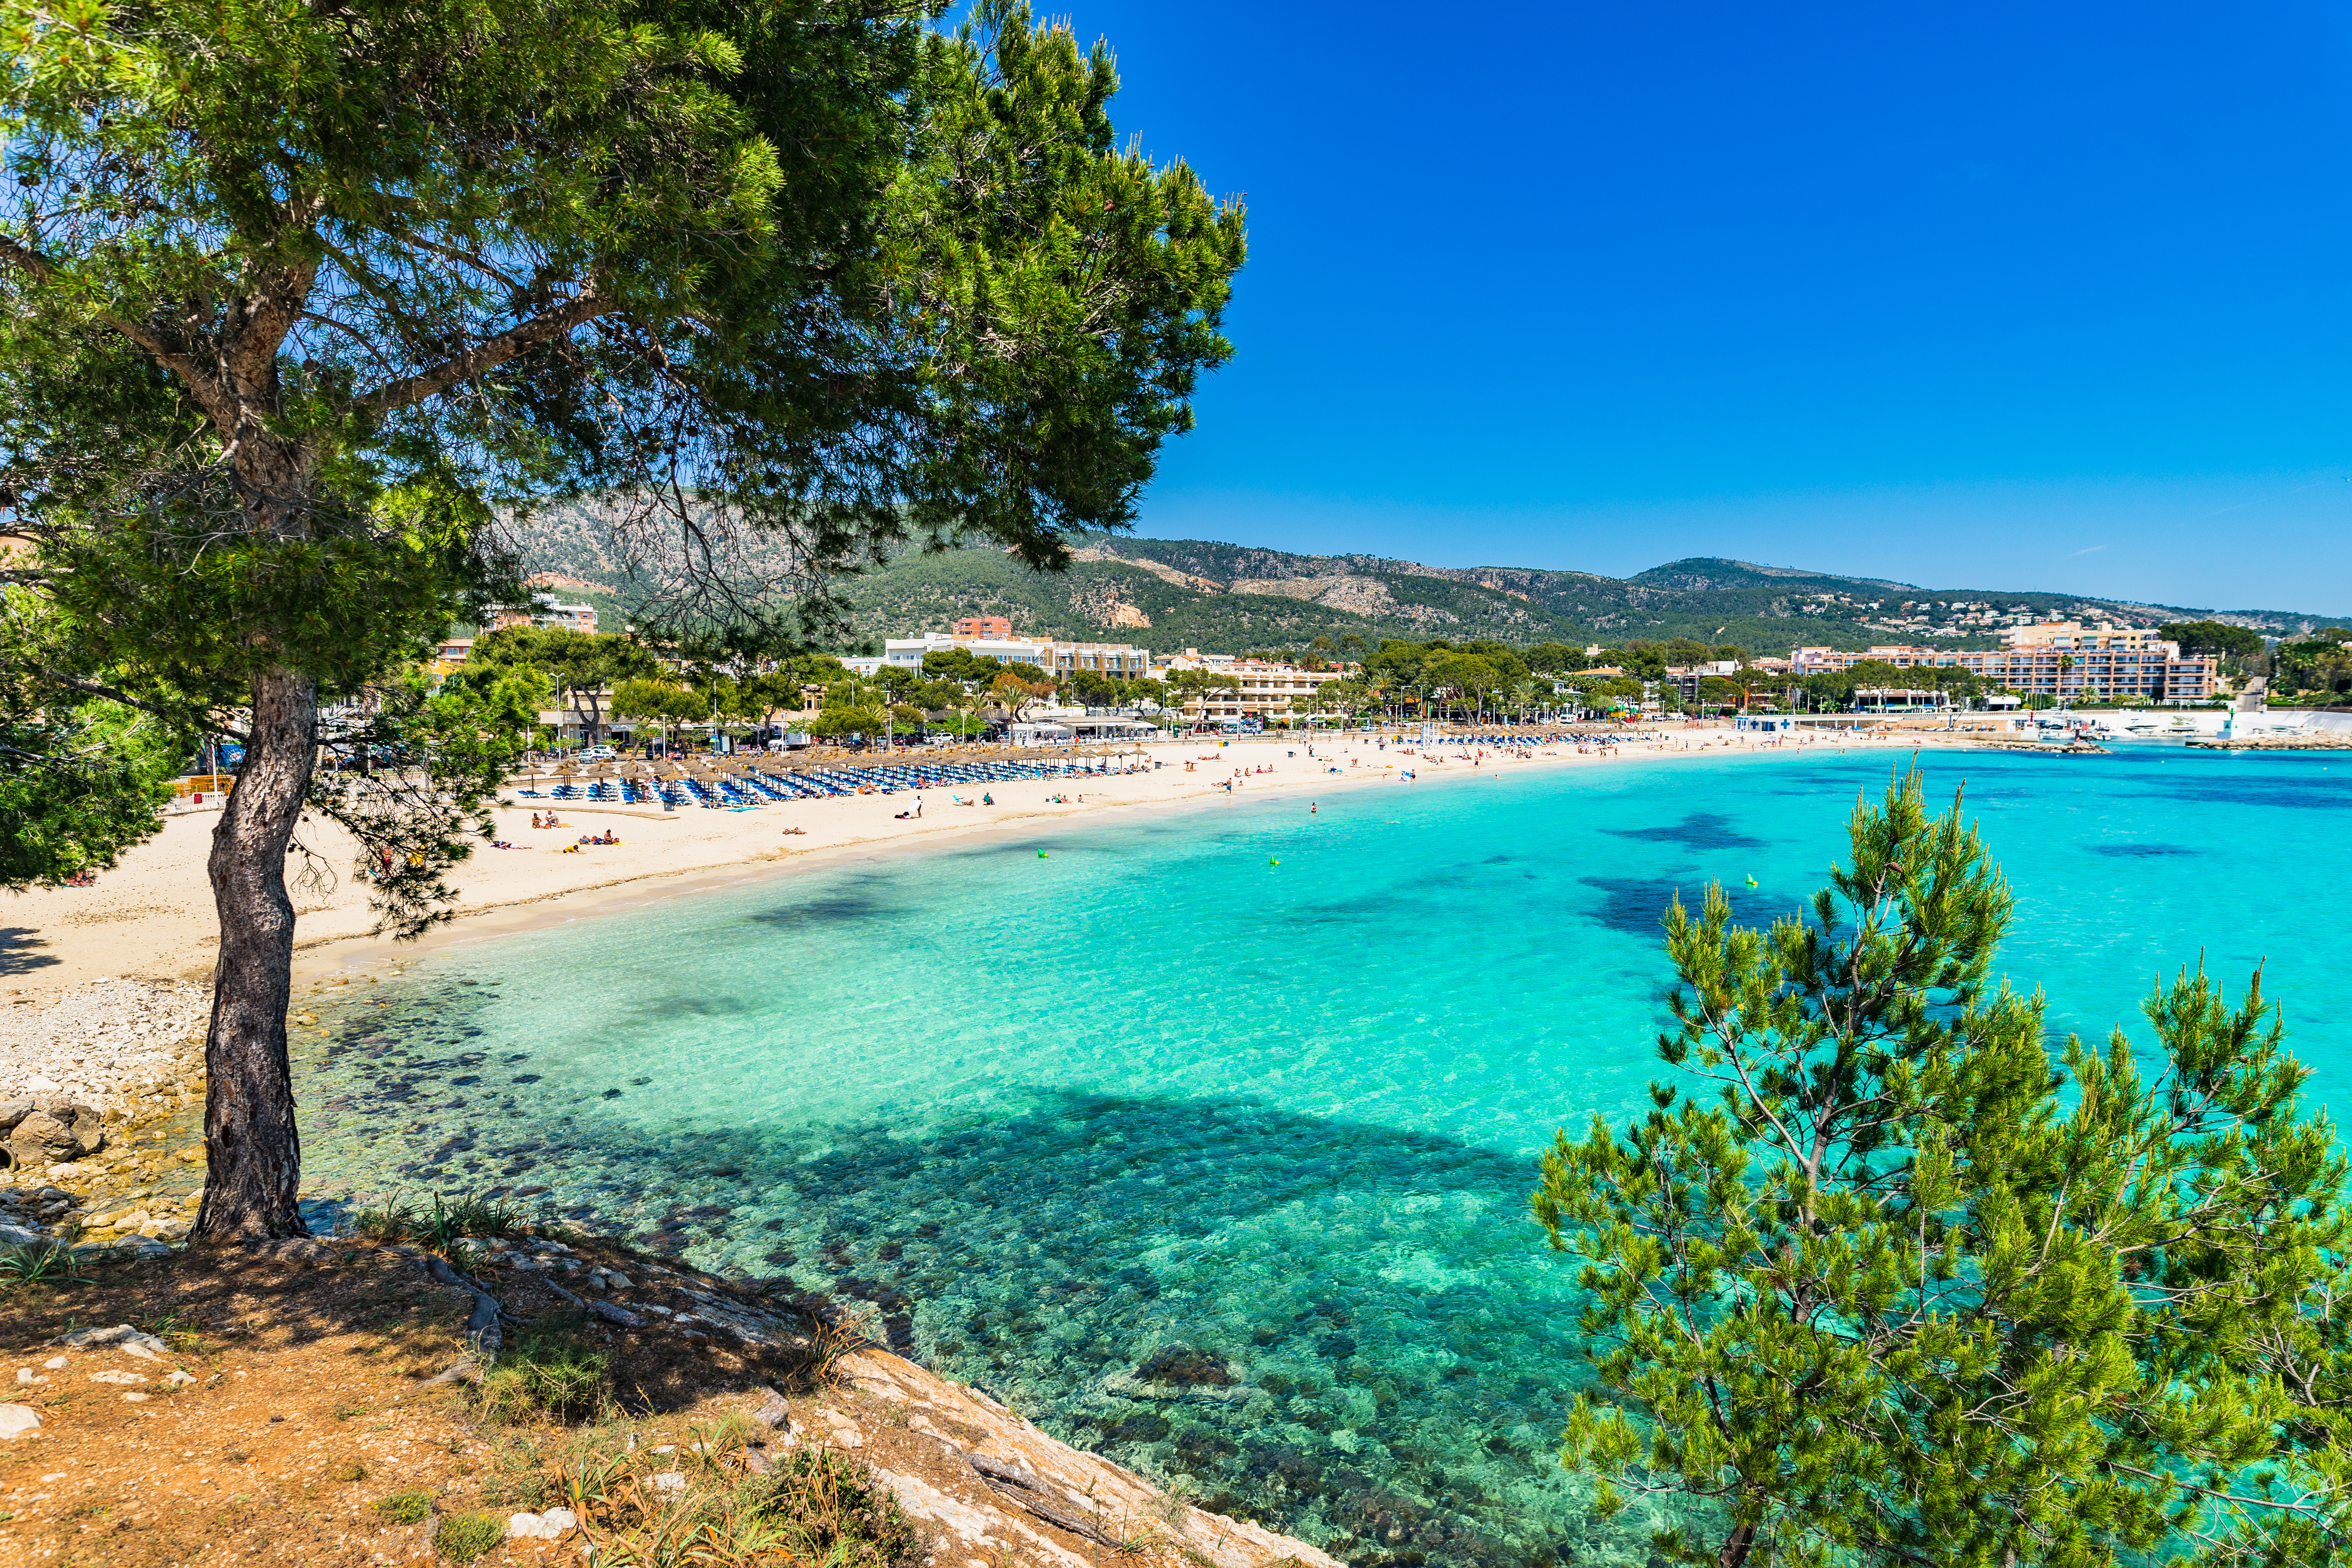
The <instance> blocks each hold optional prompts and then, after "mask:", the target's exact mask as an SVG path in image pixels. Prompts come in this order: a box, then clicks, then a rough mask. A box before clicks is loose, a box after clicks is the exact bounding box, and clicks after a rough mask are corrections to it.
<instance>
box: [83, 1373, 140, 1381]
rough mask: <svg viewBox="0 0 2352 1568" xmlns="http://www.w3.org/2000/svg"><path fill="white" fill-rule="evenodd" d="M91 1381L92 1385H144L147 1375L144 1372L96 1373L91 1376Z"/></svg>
mask: <svg viewBox="0 0 2352 1568" xmlns="http://www.w3.org/2000/svg"><path fill="white" fill-rule="evenodd" d="M89 1380H90V1382H92V1383H144V1382H146V1381H147V1374H146V1373H143V1372H113V1371H108V1372H94V1373H90V1374H89Z"/></svg>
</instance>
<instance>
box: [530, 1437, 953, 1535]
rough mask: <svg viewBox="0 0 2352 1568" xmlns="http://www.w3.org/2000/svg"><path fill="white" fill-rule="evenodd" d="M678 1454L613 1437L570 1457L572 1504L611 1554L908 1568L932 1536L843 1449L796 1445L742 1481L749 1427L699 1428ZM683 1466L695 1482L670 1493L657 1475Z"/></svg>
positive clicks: (564, 1483)
mask: <svg viewBox="0 0 2352 1568" xmlns="http://www.w3.org/2000/svg"><path fill="white" fill-rule="evenodd" d="M696 1436H697V1438H698V1440H697V1441H696V1442H694V1443H692V1444H690V1445H683V1446H681V1451H680V1452H679V1453H677V1454H674V1455H658V1456H656V1455H654V1454H651V1453H649V1452H648V1451H647V1450H646V1449H645V1448H642V1447H640V1448H638V1449H636V1450H635V1451H634V1452H632V1451H629V1450H627V1449H625V1448H623V1447H620V1446H619V1445H617V1444H615V1443H614V1442H612V1441H610V1439H609V1438H606V1439H605V1440H604V1441H596V1440H594V1436H593V1435H592V1437H591V1440H590V1441H588V1442H585V1443H583V1444H582V1446H581V1447H580V1448H579V1449H578V1450H577V1451H575V1453H574V1454H573V1455H572V1457H571V1458H568V1459H567V1460H565V1461H564V1463H563V1465H562V1471H561V1475H560V1478H559V1485H558V1488H557V1489H558V1490H559V1491H561V1493H562V1498H563V1502H564V1504H565V1506H567V1507H569V1508H571V1509H572V1510H573V1511H574V1512H576V1513H578V1514H579V1515H580V1516H581V1517H582V1518H583V1519H593V1520H595V1521H597V1522H598V1525H599V1531H598V1533H599V1536H600V1538H601V1539H600V1542H599V1550H598V1554H597V1560H598V1561H599V1562H604V1561H611V1562H615V1563H649V1564H650V1563H689V1562H691V1563H706V1562H707V1563H823V1564H824V1565H825V1568H902V1565H903V1564H907V1563H911V1562H914V1561H916V1560H918V1559H919V1556H920V1554H921V1541H920V1538H919V1536H918V1535H917V1534H916V1532H915V1531H914V1530H913V1528H912V1527H911V1526H910V1525H909V1524H908V1521H907V1519H906V1516H905V1515H904V1514H903V1513H902V1512H900V1510H899V1509H898V1501H897V1500H896V1499H895V1498H893V1497H892V1495H891V1493H890V1490H889V1489H888V1488H887V1487H886V1486H884V1485H882V1484H881V1483H880V1482H879V1481H878V1480H877V1479H876V1478H875V1476H874V1475H873V1473H872V1472H871V1471H869V1470H867V1469H866V1467H865V1466H864V1465H862V1464H860V1463H858V1462H857V1460H856V1459H855V1458H851V1457H850V1456H849V1455H847V1454H845V1453H844V1452H842V1451H840V1450H839V1449H835V1448H819V1447H809V1446H806V1445H803V1446H802V1447H796V1448H794V1449H793V1450H791V1451H790V1452H789V1453H786V1454H785V1455H783V1456H782V1458H779V1459H778V1461H777V1463H776V1466H775V1468H773V1469H772V1470H771V1471H769V1472H768V1473H767V1474H766V1475H763V1476H753V1477H750V1478H748V1479H740V1480H738V1479H734V1478H733V1477H731V1476H730V1474H729V1473H728V1472H727V1470H726V1469H725V1468H724V1467H723V1465H722V1464H721V1463H720V1462H719V1461H720V1458H721V1456H722V1455H723V1454H724V1453H725V1452H726V1451H727V1450H729V1449H730V1448H731V1447H733V1446H735V1445H736V1444H738V1443H740V1441H741V1438H742V1434H741V1433H740V1432H729V1431H728V1430H726V1429H725V1428H724V1427H721V1428H720V1429H719V1430H717V1431H709V1430H701V1429H698V1431H697V1433H696ZM674 1467H675V1468H678V1469H680V1470H681V1472H682V1473H683V1474H684V1475H685V1477H686V1480H687V1489H686V1490H685V1492H683V1493H682V1494H678V1495H676V1496H666V1495H665V1494H662V1493H660V1492H657V1491H656V1490H655V1489H654V1488H653V1487H652V1486H651V1485H650V1484H649V1483H650V1480H651V1472H653V1471H655V1470H657V1469H667V1468H674Z"/></svg>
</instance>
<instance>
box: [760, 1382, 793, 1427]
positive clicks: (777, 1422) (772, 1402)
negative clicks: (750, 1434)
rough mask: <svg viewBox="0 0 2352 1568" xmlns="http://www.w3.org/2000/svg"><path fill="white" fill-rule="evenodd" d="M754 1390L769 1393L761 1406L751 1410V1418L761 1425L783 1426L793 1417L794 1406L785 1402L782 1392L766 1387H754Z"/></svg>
mask: <svg viewBox="0 0 2352 1568" xmlns="http://www.w3.org/2000/svg"><path fill="white" fill-rule="evenodd" d="M752 1392H754V1393H756V1394H766V1395H767V1398H766V1399H765V1400H764V1401H762V1402H761V1405H760V1407H759V1408H758V1409H757V1410H754V1411H752V1412H751V1419H752V1420H754V1421H757V1422H758V1423H759V1424H760V1425H761V1426H782V1425H783V1424H784V1423H785V1422H787V1421H789V1420H791V1419H792V1418H793V1407H792V1406H791V1405H787V1404H785V1403H784V1396H783V1395H782V1394H777V1393H775V1392H774V1391H772V1390H771V1389H765V1388H761V1389H754V1390H753V1391H752Z"/></svg>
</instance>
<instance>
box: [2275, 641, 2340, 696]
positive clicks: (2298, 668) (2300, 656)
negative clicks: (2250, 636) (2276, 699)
mask: <svg viewBox="0 0 2352 1568" xmlns="http://www.w3.org/2000/svg"><path fill="white" fill-rule="evenodd" d="M2271 687H2272V689H2273V691H2275V692H2277V693H2278V694H2279V695H2282V696H2284V695H2287V694H2294V695H2295V696H2298V697H2303V698H2305V699H2307V700H2315V701H2319V702H2324V703H2343V702H2352V644H2347V642H2346V641H2345V640H2344V633H2343V631H2342V629H2341V628H2339V627H2333V626H2331V627H2327V628H2325V629H2323V630H2321V631H2320V632H2319V633H2318V634H2317V635H2315V636H2314V637H2308V638H2305V640H2303V641H2301V642H2283V643H2281V644H2279V645H2278V647H2275V648H2273V649H2272V650H2271Z"/></svg>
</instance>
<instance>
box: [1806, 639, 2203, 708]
mask: <svg viewBox="0 0 2352 1568" xmlns="http://www.w3.org/2000/svg"><path fill="white" fill-rule="evenodd" d="M2001 640H2002V641H2003V642H2004V643H2006V644H2007V645H2008V646H2007V647H2001V648H1996V649H1992V650H1990V651H1985V650H1969V649H1961V648H1948V647H1892V646H1890V647H1870V648H1864V649H1863V650H1861V651H1860V652H1858V653H1857V652H1855V651H1853V649H1850V648H1833V647H1801V648H1798V649H1797V650H1796V651H1795V652H1793V653H1791V654H1790V656H1789V668H1790V674H1792V675H1796V676H1799V677H1802V676H1807V675H1818V674H1820V673H1822V671H1824V670H1837V669H1851V668H1853V667H1854V666H1855V665H1857V664H1860V663H1862V662H1863V661H1864V660H1865V659H1871V660H1877V661H1879V662H1882V663H1885V664H1891V665H1893V666H1895V668H1897V669H1915V668H1916V669H1965V670H1967V671H1968V672H1969V674H1971V675H1973V676H1975V677H1976V678H1977V679H1979V680H1982V681H1984V682H1985V683H1986V684H1987V685H1990V686H1998V687H2002V688H2005V689H2008V690H2011V691H2021V692H2024V693H2026V694H2027V695H2029V696H2047V697H2064V698H2068V699H2072V700H2093V699H2097V698H2112V697H2145V698H2147V699H2148V700H2151V701H2156V702H2201V701H2205V700H2210V698H2211V697H2212V695H2213V690H2214V686H2215V683H2216V682H2217V681H2219V680H2220V679H2221V660H2220V659H2218V658H2214V657H2213V656H2211V655H2210V654H2183V653H2182V652H2181V651H2180V645H2179V643H2176V642H2168V641H2167V640H2165V639H2164V638H2163V637H2159V636H2158V635H2157V634H2156V633H2155V632H2154V631H2151V630H2148V629H2147V628H2146V627H2141V626H2106V625H2104V624H2103V625H2100V626H2084V625H2083V624H2082V623H2081V622H2080V621H2043V622H2042V623H2040V624H2038V625H2035V626H2012V627H2011V628H2010V629H2009V630H2007V631H2005V632H2003V633H2002V634H2001Z"/></svg>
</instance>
